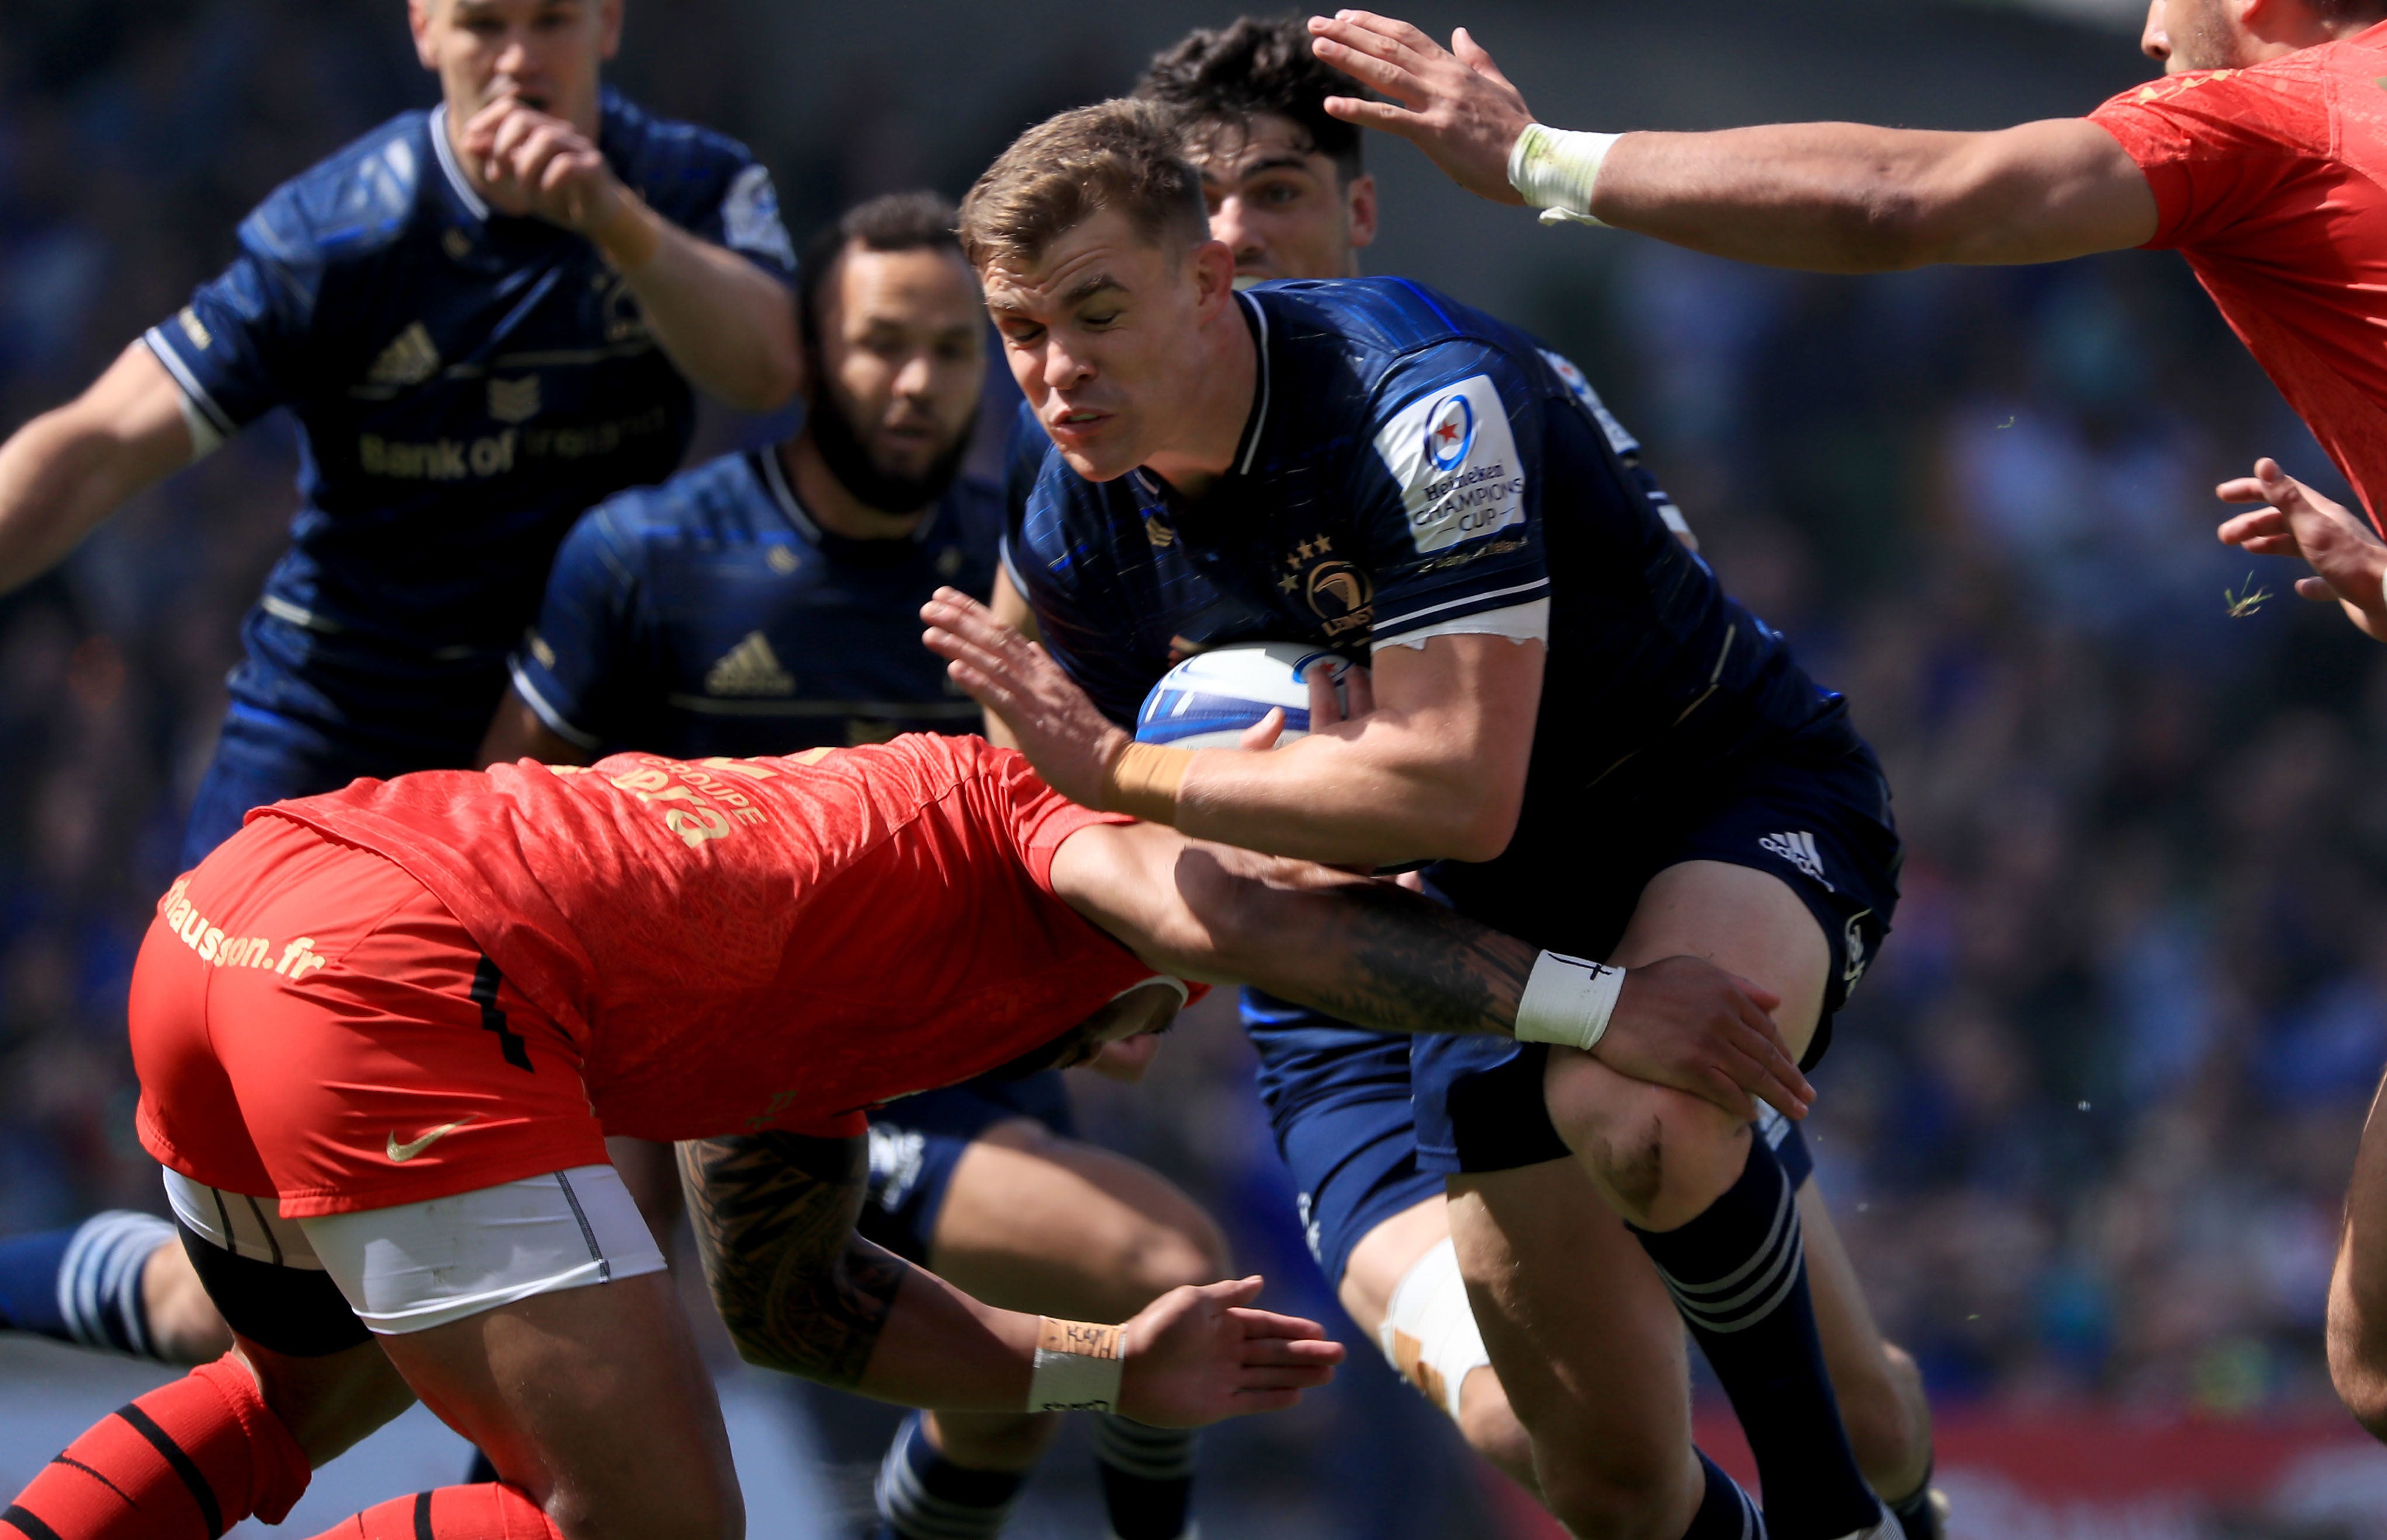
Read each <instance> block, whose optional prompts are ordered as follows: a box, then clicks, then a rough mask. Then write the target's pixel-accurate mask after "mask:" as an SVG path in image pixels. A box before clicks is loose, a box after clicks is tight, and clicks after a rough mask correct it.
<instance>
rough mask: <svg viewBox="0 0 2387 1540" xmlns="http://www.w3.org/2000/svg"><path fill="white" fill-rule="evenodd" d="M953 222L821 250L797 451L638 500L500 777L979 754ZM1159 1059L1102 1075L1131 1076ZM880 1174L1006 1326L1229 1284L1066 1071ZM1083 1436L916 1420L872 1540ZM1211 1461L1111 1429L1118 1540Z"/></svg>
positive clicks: (650, 1184) (1163, 1507) (570, 581)
mask: <svg viewBox="0 0 2387 1540" xmlns="http://www.w3.org/2000/svg"><path fill="white" fill-rule="evenodd" d="M957 218H958V215H957V212H956V210H955V209H954V207H953V205H952V204H951V203H950V202H948V201H946V200H945V199H943V198H941V197H939V196H935V195H933V194H928V193H914V194H899V195H892V196H886V197H881V198H878V199H875V200H873V201H872V202H869V203H866V204H864V205H862V206H861V207H859V208H855V209H853V210H852V211H851V212H849V213H848V214H846V215H845V216H844V217H843V218H842V219H840V220H839V221H836V222H835V223H834V224H832V225H830V226H829V227H827V229H825V230H824V231H822V232H821V234H819V235H818V236H817V237H815V240H814V241H813V243H812V245H811V246H809V247H808V248H807V249H806V250H805V252H804V254H803V261H802V266H801V270H800V271H801V273H802V276H801V278H800V280H799V283H798V288H797V294H798V309H799V314H800V318H801V323H802V335H803V338H804V345H805V366H806V378H807V381H808V382H809V383H808V402H809V409H808V411H807V414H806V417H805V422H804V426H803V428H802V431H801V432H800V433H798V434H797V435H796V436H795V437H793V438H791V439H789V440H788V441H787V442H785V443H782V444H778V445H774V446H772V447H769V448H763V449H758V450H755V451H753V452H751V453H748V454H742V455H733V456H729V457H726V458H724V459H721V460H717V461H714V462H712V463H711V464H709V465H706V466H703V467H701V469H698V470H694V471H690V472H688V473H684V474H682V475H680V476H677V477H675V478H674V479H673V480H671V481H669V482H666V483H665V484H663V486H658V487H653V488H649V489H644V490H640V491H635V492H627V493H624V494H622V495H620V496H618V497H616V498H614V499H612V500H611V501H609V502H607V503H605V504H603V505H601V506H600V507H599V508H597V509H594V510H592V511H590V512H589V513H588V514H587V516H586V517H584V518H583V519H582V520H581V521H580V523H579V524H577V525H576V526H575V528H574V530H573V533H572V534H571V536H569V537H567V538H566V540H565V541H564V544H563V548H562V551H561V552H560V554H559V555H558V557H557V559H556V564H555V570H554V572H553V574H551V575H550V576H549V581H548V590H547V598H546V600H545V603H544V604H543V606H542V608H541V610H540V613H539V619H538V624H537V628H536V629H535V630H534V631H533V632H532V633H531V635H530V637H529V638H528V639H527V640H526V641H525V643H524V646H523V648H522V649H521V650H520V651H518V652H517V653H516V654H515V656H514V659H513V663H512V671H513V687H512V691H511V692H510V693H509V695H508V697H507V699H506V702H505V704H504V705H503V706H502V707H501V708H500V709H499V713H498V717H497V720H496V722H495V723H494V724H493V725H492V726H491V727H490V731H489V736H488V738H487V740H486V742H485V743H484V745H483V747H482V757H483V759H484V761H485V762H491V763H495V762H503V761H509V760H513V759H519V758H530V759H537V760H542V761H546V762H548V763H551V764H552V763H561V764H587V763H588V762H589V761H590V760H592V759H594V758H595V757H597V756H598V755H600V754H602V753H610V752H613V751H618V750H623V749H630V748H636V749H640V750H645V751H652V752H656V753H663V754H669V755H672V756H674V757H677V758H700V757H702V756H705V755H710V754H729V755H748V754H758V753H764V752H769V753H792V752H795V751H799V750H803V749H811V748H817V747H843V746H845V745H848V744H852V743H866V742H875V741H878V740H880V739H883V738H890V737H892V736H893V735H895V734H897V733H903V732H966V731H969V730H971V729H972V728H974V727H975V726H976V724H977V721H978V718H979V715H980V712H979V706H978V704H977V702H975V701H971V700H970V699H968V697H966V696H965V695H963V694H961V693H960V691H959V689H958V688H957V687H955V686H954V685H953V684H952V683H951V682H950V681H949V680H948V679H947V678H946V676H945V671H944V666H943V664H942V663H941V661H940V660H939V659H938V658H937V657H936V656H935V655H934V654H932V653H930V652H929V651H928V650H927V649H926V648H923V647H922V646H921V645H920V628H919V610H920V606H921V605H922V604H923V603H924V602H926V601H927V600H928V597H929V596H930V595H931V594H932V593H934V592H935V591H936V589H937V587H939V586H940V585H941V584H951V585H953V586H954V587H958V588H961V589H964V590H965V591H967V592H970V593H974V594H979V595H983V594H985V593H986V592H987V587H988V584H989V582H990V580H991V576H992V574H993V570H994V562H995V548H996V544H997V541H998V538H999V536H1000V532H1001V523H1000V521H1001V506H1000V498H999V495H998V493H997V490H996V489H995V488H994V487H993V486H990V485H988V484H985V483H982V482H978V481H974V480H971V479H968V478H966V477H961V476H959V475H958V474H957V473H958V471H959V469H960V466H961V464H962V461H963V458H964V456H965V455H966V452H967V450H968V448H969V441H970V434H971V428H972V426H973V425H974V423H976V421H977V417H978V410H979V397H980V394H981V390H982V387H983V385H984V383H985V379H986V346H985V342H986V309H985V305H984V303H983V301H982V300H981V299H980V297H979V288H978V278H977V275H976V274H975V273H973V272H972V271H970V268H969V264H968V263H967V262H966V261H964V260H963V259H962V255H961V243H960V240H959V239H958V237H956V236H955V235H954V223H955V221H956V219H957ZM1155 1047H1156V1043H1155V1042H1153V1041H1149V1040H1147V1041H1144V1042H1143V1043H1141V1044H1138V1045H1135V1046H1132V1047H1126V1046H1123V1047H1121V1048H1119V1049H1115V1050H1112V1051H1111V1053H1110V1054H1108V1055H1106V1056H1105V1060H1106V1061H1107V1062H1111V1063H1113V1064H1114V1065H1118V1064H1121V1063H1123V1064H1124V1065H1125V1066H1126V1067H1127V1070H1128V1072H1129V1073H1132V1072H1133V1071H1134V1070H1135V1069H1138V1068H1140V1067H1141V1065H1142V1064H1143V1062H1145V1060H1146V1058H1147V1057H1148V1055H1149V1054H1150V1053H1151V1051H1152V1050H1153V1049H1154V1048H1155ZM1104 1062H1105V1061H1097V1064H1098V1067H1099V1066H1100V1065H1101V1064H1102V1063H1104ZM625 1146H629V1147H625ZM870 1154H871V1171H870V1199H869V1202H868V1204H867V1205H865V1208H864V1210H863V1216H862V1233H863V1234H865V1236H867V1237H868V1238H870V1239H871V1240H873V1241H876V1242H878V1243H879V1244H881V1245H884V1246H886V1247H887V1248H888V1249H889V1250H890V1251H892V1252H894V1253H895V1254H896V1255H898V1256H903V1257H904V1258H905V1259H907V1260H909V1261H912V1262H915V1263H917V1264H919V1265H920V1266H923V1267H926V1268H928V1269H930V1270H932V1271H935V1272H936V1273H937V1274H938V1276H940V1277H943V1278H949V1279H952V1280H953V1281H955V1282H957V1283H958V1284H959V1285H960V1286H961V1287H963V1288H965V1289H967V1290H969V1291H971V1292H972V1293H974V1294H978V1295H979V1297H981V1298H985V1299H988V1300H990V1301H993V1302H998V1303H1006V1304H1008V1303H1017V1304H1020V1305H1022V1306H1028V1307H1033V1308H1036V1309H1040V1310H1050V1311H1053V1312H1055V1313H1058V1314H1063V1315H1069V1316H1073V1317H1078V1318H1081V1319H1104V1320H1110V1319H1126V1318H1127V1317H1128V1316H1130V1315H1132V1314H1134V1313H1135V1312H1136V1311H1137V1310H1139V1309H1142V1308H1143V1306H1145V1305H1146V1304H1148V1303H1150V1302H1151V1301H1152V1300H1153V1299H1155V1298H1156V1297H1158V1296H1159V1295H1160V1294H1165V1293H1167V1292H1168V1290H1170V1289H1172V1288H1175V1287H1177V1286H1178V1285H1180V1284H1184V1283H1195V1282H1205V1281H1208V1280H1210V1279H1213V1278H1217V1277H1219V1276H1221V1275H1222V1274H1223V1273H1224V1272H1225V1270H1226V1268H1227V1255H1226V1253H1227V1247H1226V1243H1225V1241H1224V1239H1223V1238H1222V1237H1221V1236H1220V1234H1219V1227H1218V1226H1217V1225H1216V1224H1214V1223H1213V1222H1212V1221H1211V1220H1210V1218H1208V1216H1206V1215H1205V1214H1204V1213H1203V1212H1202V1211H1201V1209H1200V1208H1199V1207H1198V1206H1196V1205H1194V1203H1193V1200H1192V1199H1190V1198H1188V1197H1187V1196H1185V1194H1184V1193H1181V1191H1179V1190H1178V1189H1177V1188H1176V1187H1175V1186H1174V1185H1172V1184H1171V1183H1169V1182H1168V1181H1167V1180H1163V1179H1162V1178H1161V1177H1159V1176H1157V1175H1156V1174H1155V1173H1154V1172H1152V1171H1150V1170H1149V1169H1147V1168H1144V1167H1143V1166H1140V1165H1137V1164H1135V1163H1134V1162H1131V1161H1129V1160H1126V1159H1124V1158H1122V1157H1120V1156H1118V1155H1112V1154H1110V1153H1108V1152H1106V1151H1104V1150H1100V1149H1096V1148H1094V1147H1093V1146H1092V1145H1089V1144H1085V1143H1081V1142H1079V1141H1078V1140H1077V1139H1076V1138H1075V1126H1074V1124H1073V1123H1072V1121H1071V1118H1070V1113H1069V1103H1068V1094H1067V1090H1066V1088H1065V1087H1064V1085H1063V1083H1062V1077H1061V1074H1060V1073H1059V1072H1058V1071H1055V1070H1047V1071H1044V1072H1042V1073H1041V1074H1037V1075H1034V1076H1031V1077H1029V1078H1028V1079H993V1078H987V1079H978V1080H974V1081H971V1082H970V1083H969V1084H967V1085H964V1086H954V1087H949V1088H947V1089H944V1090H941V1091H933V1092H927V1093H926V1094H923V1095H919V1096H911V1097H906V1098H904V1099H903V1101H901V1102H898V1103H896V1104H894V1105H892V1106H890V1107H889V1108H888V1109H887V1111H886V1112H885V1113H884V1114H882V1115H880V1116H878V1117H873V1119H872V1121H871V1130H870ZM658 1156H660V1161H658V1159H657V1157H658ZM614 1157H615V1160H616V1162H617V1164H619V1165H620V1166H621V1167H622V1168H623V1170H624V1173H625V1176H626V1177H628V1178H629V1180H630V1182H631V1187H632V1191H633V1192H634V1193H638V1196H639V1197H640V1200H641V1205H642V1206H644V1207H646V1208H647V1209H648V1212H649V1217H650V1219H652V1220H655V1221H656V1229H657V1232H658V1233H659V1234H668V1233H671V1232H672V1231H673V1229H674V1227H675V1225H676V1207H677V1203H678V1195H679V1182H678V1180H677V1176H676V1173H675V1172H674V1171H673V1169H672V1168H671V1162H670V1154H669V1152H668V1151H666V1150H662V1149H660V1147H657V1146H645V1147H644V1148H643V1149H641V1148H638V1147H636V1146H632V1145H631V1142H629V1141H618V1142H616V1148H615V1151H614ZM1059 1421H1060V1419H1059V1418H1058V1417H1057V1416H1055V1415H1051V1414H1044V1415H1036V1416H1029V1415H1024V1414H1023V1415H992V1414H969V1413H961V1414H926V1415H922V1416H916V1417H915V1418H913V1419H911V1420H907V1421H906V1422H905V1424H904V1425H903V1428H902V1430H901V1431H900V1432H899V1433H898V1434H897V1436H896V1440H895V1443H894V1445H893V1446H892V1447H891V1448H890V1450H889V1452H888V1455H887V1458H886V1462H885V1466H884V1469H883V1471H881V1474H880V1479H879V1481H878V1489H877V1501H878V1509H879V1518H880V1524H881V1528H880V1530H879V1531H878V1533H879V1534H882V1535H903V1536H908V1537H917V1540H965V1537H966V1536H976V1535H991V1534H996V1533H998V1532H999V1531H1000V1530H1001V1528H1002V1526H1003V1523H1004V1518H1005V1516H1006V1515H1007V1514H1008V1513H1009V1511H1010V1509H1011V1507H1012V1505H1013V1502H1014V1500H1015V1499H1016V1498H1017V1495H1018V1491H1019V1487H1020V1485H1021V1483H1024V1482H1025V1481H1026V1479H1027V1474H1028V1472H1029V1470H1031V1469H1032V1468H1033V1467H1034V1465H1035V1463H1036V1461H1037V1459H1038V1458H1040V1456H1041V1455H1042V1452H1043V1450H1044V1448H1045V1447H1046V1446H1047V1445H1049V1444H1050V1443H1051V1441H1052V1438H1053V1435H1054V1433H1055V1431H1056V1430H1057V1427H1058V1424H1059ZM1194 1437H1195V1435H1194V1434H1193V1433H1191V1432H1189V1431H1184V1430H1178V1429H1159V1428H1147V1427H1143V1426H1142V1425H1141V1424H1137V1423H1132V1422H1129V1421H1126V1420H1122V1419H1119V1418H1115V1417H1105V1418H1102V1419H1101V1420H1099V1423H1098V1427H1097V1432H1096V1437H1095V1449H1096V1453H1097V1456H1098V1458H1099V1461H1100V1473H1101V1477H1102V1483H1103V1490H1104V1495H1105V1502H1106V1505H1107V1508H1108V1515H1109V1521H1110V1526H1111V1533H1112V1534H1114V1535H1116V1536H1118V1540H1177V1537H1178V1536H1179V1535H1181V1534H1186V1533H1188V1532H1189V1529H1190V1526H1191V1523H1192V1516H1191V1508H1190V1501H1191V1495H1192V1482H1193V1459H1194Z"/></svg>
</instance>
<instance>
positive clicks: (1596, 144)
mask: <svg viewBox="0 0 2387 1540" xmlns="http://www.w3.org/2000/svg"><path fill="white" fill-rule="evenodd" d="M1623 137H1624V136H1623V134H1621V133H1572V132H1570V131H1568V130H1566V129H1548V128H1544V127H1543V126H1542V125H1541V124H1539V123H1528V124H1527V125H1525V132H1524V133H1521V134H1519V135H1517V142H1516V143H1515V144H1514V145H1510V146H1509V186H1511V187H1514V188H1515V189H1517V191H1518V193H1519V194H1520V195H1521V196H1523V198H1524V200H1525V201H1526V202H1527V203H1529V204H1532V205H1533V206H1534V207H1535V208H1538V209H1540V210H1542V222H1543V223H1544V224H1557V223H1559V222H1560V221H1573V222H1574V223H1576V224H1602V223H1604V222H1606V221H1602V220H1600V219H1598V218H1597V217H1595V216H1594V215H1593V214H1592V211H1591V189H1592V185H1593V184H1594V183H1597V182H1598V180H1599V168H1600V164H1601V162H1603V161H1605V160H1606V159H1607V158H1608V152H1609V150H1610V148H1611V147H1612V146H1614V145H1615V144H1616V142H1617V141H1618V140H1619V139H1622V138H1623Z"/></svg>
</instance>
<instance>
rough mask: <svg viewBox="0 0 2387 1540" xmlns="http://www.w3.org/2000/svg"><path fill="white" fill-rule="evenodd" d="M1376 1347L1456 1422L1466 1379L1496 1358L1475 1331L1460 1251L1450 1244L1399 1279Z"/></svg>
mask: <svg viewBox="0 0 2387 1540" xmlns="http://www.w3.org/2000/svg"><path fill="white" fill-rule="evenodd" d="M1376 1345H1377V1346H1379V1347H1381V1348H1383V1350H1384V1357H1387V1358H1389V1359H1391V1360H1392V1365H1393V1368H1394V1369H1395V1370H1396V1371H1398V1372H1399V1374H1400V1375H1401V1377H1402V1378H1404V1379H1406V1380H1407V1381H1408V1382H1409V1383H1411V1384H1413V1385H1415V1386H1417V1388H1418V1389H1420V1390H1421V1391H1423V1392H1424V1393H1425V1397H1426V1399H1427V1400H1429V1401H1432V1402H1433V1403H1435V1404H1436V1405H1438V1406H1440V1407H1442V1409H1443V1410H1445V1411H1446V1412H1448V1413H1449V1414H1450V1416H1451V1420H1453V1421H1457V1420H1458V1419H1459V1390H1460V1388H1461V1387H1463V1386H1464V1385H1465V1384H1466V1383H1467V1376H1468V1375H1470V1374H1471V1373H1472V1372H1474V1371H1475V1370H1479V1369H1483V1368H1485V1367H1487V1366H1489V1365H1490V1363H1491V1362H1492V1355H1491V1354H1490V1353H1489V1352H1487V1351H1486V1350H1485V1349H1484V1333H1483V1332H1480V1331H1478V1330H1476V1326H1475V1311H1474V1310H1473V1308H1472V1307H1471V1306H1469V1305H1468V1303H1467V1281H1466V1280H1465V1279H1464V1278H1461V1277H1460V1276H1459V1248H1458V1247H1457V1246H1456V1245H1454V1244H1453V1243H1451V1242H1449V1241H1444V1242H1443V1243H1442V1244H1440V1245H1438V1246H1436V1247H1434V1248H1433V1250H1432V1251H1429V1252H1427V1253H1426V1254H1425V1255H1424V1256H1421V1257H1419V1258H1418V1259H1417V1261H1416V1262H1415V1263H1413V1264H1411V1266H1410V1268H1409V1270H1408V1271H1407V1272H1405V1273H1403V1274H1401V1281H1400V1282H1399V1283H1398V1284H1396V1286H1395V1287H1394V1289H1393V1302H1392V1306H1391V1308H1389V1309H1387V1310H1386V1311H1385V1312H1384V1323H1383V1325H1382V1326H1379V1327H1378V1328H1376Z"/></svg>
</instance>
